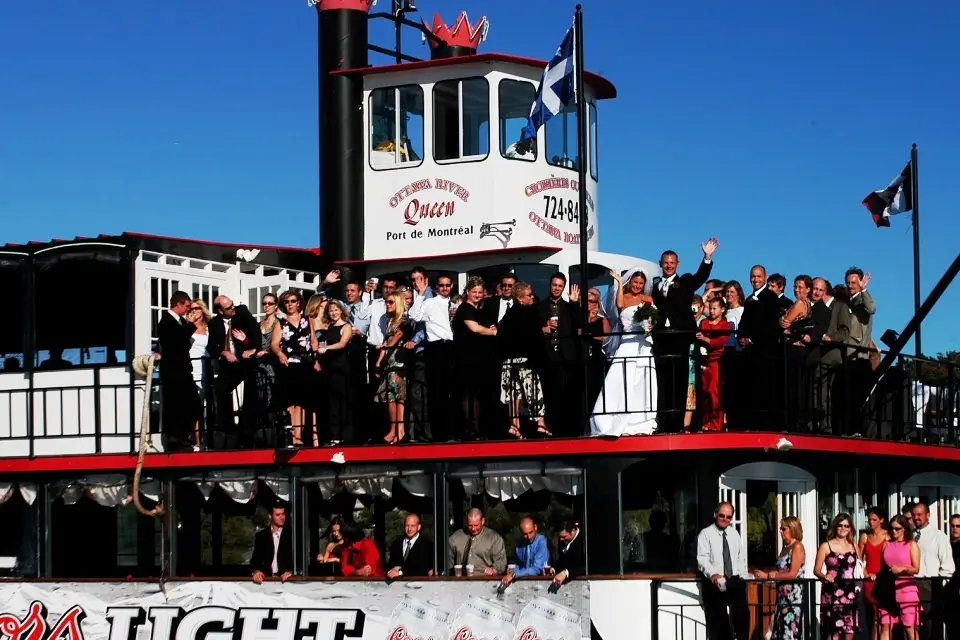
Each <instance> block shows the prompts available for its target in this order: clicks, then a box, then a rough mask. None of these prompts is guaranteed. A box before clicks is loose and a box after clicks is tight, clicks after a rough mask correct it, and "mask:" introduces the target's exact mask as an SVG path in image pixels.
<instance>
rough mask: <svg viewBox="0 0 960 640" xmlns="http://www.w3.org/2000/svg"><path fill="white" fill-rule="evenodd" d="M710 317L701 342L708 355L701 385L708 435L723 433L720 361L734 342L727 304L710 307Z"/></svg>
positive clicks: (699, 335) (713, 302) (704, 324)
mask: <svg viewBox="0 0 960 640" xmlns="http://www.w3.org/2000/svg"><path fill="white" fill-rule="evenodd" d="M706 311H707V317H706V319H704V320H703V321H702V322H701V323H700V332H699V333H697V342H698V343H699V345H700V351H701V353H704V351H705V352H706V353H705V354H704V357H703V364H702V366H701V375H700V382H701V384H702V386H703V413H702V414H701V415H702V423H703V430H704V431H721V430H722V429H723V422H724V419H723V408H722V407H723V405H722V404H721V402H720V388H721V381H720V358H721V357H722V356H723V348H724V345H725V344H726V343H727V340H728V339H729V338H730V323H729V322H727V321H726V320H725V319H724V317H723V314H724V308H723V300H721V299H718V298H714V299H713V300H710V302H708V303H707V308H706Z"/></svg>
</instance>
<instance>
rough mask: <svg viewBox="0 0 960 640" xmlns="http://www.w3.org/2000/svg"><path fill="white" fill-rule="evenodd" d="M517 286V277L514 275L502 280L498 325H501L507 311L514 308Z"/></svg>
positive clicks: (504, 277)
mask: <svg viewBox="0 0 960 640" xmlns="http://www.w3.org/2000/svg"><path fill="white" fill-rule="evenodd" d="M515 284H517V276H515V275H513V274H512V273H508V274H507V275H505V276H503V277H502V278H500V302H499V304H498V309H497V319H496V324H497V325H499V324H500V321H501V320H503V316H504V315H505V314H506V313H507V310H508V309H510V307H512V306H513V285H515Z"/></svg>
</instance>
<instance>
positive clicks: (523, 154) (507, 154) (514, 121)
mask: <svg viewBox="0 0 960 640" xmlns="http://www.w3.org/2000/svg"><path fill="white" fill-rule="evenodd" d="M497 93H498V104H499V107H500V123H499V125H500V155H501V156H503V157H504V158H510V159H511V160H526V161H527V162H533V161H534V160H536V159H537V138H536V136H535V137H533V138H530V139H529V140H526V141H524V142H523V143H522V144H521V142H520V140H521V138H522V137H523V129H524V128H525V127H526V126H527V119H528V118H529V117H530V105H532V104H533V101H534V99H535V98H536V96H537V88H536V86H534V84H533V83H532V82H523V81H521V80H501V81H500V85H499V88H498V92H497Z"/></svg>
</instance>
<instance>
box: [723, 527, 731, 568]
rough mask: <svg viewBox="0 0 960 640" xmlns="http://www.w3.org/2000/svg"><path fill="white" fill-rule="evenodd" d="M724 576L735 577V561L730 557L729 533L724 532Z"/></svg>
mask: <svg viewBox="0 0 960 640" xmlns="http://www.w3.org/2000/svg"><path fill="white" fill-rule="evenodd" d="M723 575H724V577H727V578H730V577H732V576H733V559H732V558H731V557H730V544H729V543H728V542H727V532H726V531H724V532H723Z"/></svg>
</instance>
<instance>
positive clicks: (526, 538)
mask: <svg viewBox="0 0 960 640" xmlns="http://www.w3.org/2000/svg"><path fill="white" fill-rule="evenodd" d="M514 555H515V556H516V558H517V568H516V569H515V570H514V571H513V572H511V573H507V574H506V575H504V576H503V579H502V580H501V581H500V582H501V584H503V586H507V585H508V584H510V583H511V582H513V579H514V578H519V577H523V576H539V575H541V574H542V573H543V570H544V568H545V567H547V566H548V565H549V564H550V549H549V547H547V539H546V538H544V537H543V535H541V534H540V532H539V531H538V527H537V523H536V522H534V521H533V518H531V517H530V516H527V517H525V518H524V519H523V520H521V521H520V540H519V541H518V542H517V546H516V549H515V550H514Z"/></svg>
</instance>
